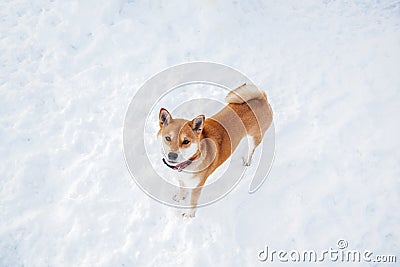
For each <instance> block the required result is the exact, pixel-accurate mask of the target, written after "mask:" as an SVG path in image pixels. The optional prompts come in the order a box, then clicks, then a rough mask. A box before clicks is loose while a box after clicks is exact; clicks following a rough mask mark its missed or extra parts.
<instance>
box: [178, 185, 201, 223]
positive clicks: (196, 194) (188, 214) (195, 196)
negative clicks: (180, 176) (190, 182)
mask: <svg viewBox="0 0 400 267" xmlns="http://www.w3.org/2000/svg"><path fill="white" fill-rule="evenodd" d="M202 188H203V184H202V185H198V186H197V187H196V188H194V189H192V195H191V197H190V206H191V208H190V209H187V210H186V211H185V212H184V213H182V216H183V217H185V218H191V217H194V216H195V214H196V207H197V201H198V200H199V197H200V193H201V189H202Z"/></svg>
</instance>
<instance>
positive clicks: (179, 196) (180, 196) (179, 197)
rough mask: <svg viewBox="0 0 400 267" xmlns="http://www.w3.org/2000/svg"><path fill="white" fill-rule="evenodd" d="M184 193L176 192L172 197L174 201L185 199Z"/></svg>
mask: <svg viewBox="0 0 400 267" xmlns="http://www.w3.org/2000/svg"><path fill="white" fill-rule="evenodd" d="M185 198H186V194H181V193H176V194H175V195H174V196H173V197H172V199H173V200H174V201H176V202H180V201H181V200H185Z"/></svg>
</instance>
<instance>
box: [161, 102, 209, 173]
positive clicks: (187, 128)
mask: <svg viewBox="0 0 400 267" xmlns="http://www.w3.org/2000/svg"><path fill="white" fill-rule="evenodd" d="M158 119H159V124H160V130H159V132H158V135H159V136H160V137H161V139H162V140H161V143H162V151H163V154H164V158H165V159H166V160H167V161H168V163H170V164H172V165H176V164H179V163H181V162H183V161H186V160H188V159H190V158H192V157H194V156H195V155H198V154H199V153H200V141H201V140H200V138H201V133H202V130H203V125H204V115H199V116H197V117H196V118H194V119H193V120H191V121H190V120H185V119H173V118H172V116H171V114H170V113H169V112H168V111H167V110H166V109H164V108H162V109H160V113H159V116H158Z"/></svg>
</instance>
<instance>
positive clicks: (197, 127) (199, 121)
mask: <svg viewBox="0 0 400 267" xmlns="http://www.w3.org/2000/svg"><path fill="white" fill-rule="evenodd" d="M204 119H205V117H204V115H199V116H197V117H196V118H194V119H193V120H192V129H193V131H194V132H197V133H201V131H202V130H203V125H204Z"/></svg>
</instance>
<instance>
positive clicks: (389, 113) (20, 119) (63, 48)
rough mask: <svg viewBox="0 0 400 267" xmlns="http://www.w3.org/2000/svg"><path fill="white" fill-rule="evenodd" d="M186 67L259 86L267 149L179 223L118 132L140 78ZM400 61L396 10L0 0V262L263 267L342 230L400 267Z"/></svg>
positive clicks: (392, 6)
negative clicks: (129, 162)
mask: <svg viewBox="0 0 400 267" xmlns="http://www.w3.org/2000/svg"><path fill="white" fill-rule="evenodd" d="M199 60H200V61H212V62H218V63H223V64H226V65H229V66H231V67H233V68H236V69H238V70H240V71H243V72H244V73H245V74H246V75H247V76H248V77H250V78H251V79H252V80H253V81H254V83H255V84H257V85H259V86H260V87H261V88H263V89H264V90H266V91H267V93H268V96H269V99H270V102H271V105H272V107H273V110H274V114H275V117H274V120H275V128H276V155H275V161H274V165H273V167H272V170H271V173H270V175H269V177H268V179H267V181H266V183H265V184H264V185H263V186H262V187H261V189H260V190H259V191H258V192H257V193H255V194H252V195H250V194H248V184H249V182H250V179H249V178H248V177H247V178H246V177H244V179H243V180H242V181H241V182H240V183H239V185H238V186H237V187H236V188H235V189H234V191H233V192H231V193H230V194H229V195H228V196H227V197H225V198H224V199H222V200H221V201H219V202H217V203H216V204H214V205H211V206H208V207H205V208H201V209H199V210H198V212H197V215H196V218H194V219H183V218H181V217H180V213H181V211H180V210H179V209H176V208H172V207H168V206H165V205H162V204H160V203H158V202H156V201H154V200H152V199H150V198H149V197H148V196H147V195H146V194H145V193H143V192H142V191H141V190H140V189H139V188H138V187H137V185H136V184H135V183H134V182H133V180H132V178H131V177H130V175H129V172H128V171H127V168H126V166H125V162H124V156H123V153H122V128H123V123H124V117H125V112H126V109H127V107H128V105H129V103H130V100H131V99H132V97H133V95H134V94H135V92H136V90H137V89H138V88H139V87H140V86H141V85H142V84H143V83H144V82H145V81H146V79H148V78H149V77H151V76H152V75H154V74H155V73H157V72H159V71H161V70H163V69H165V68H167V67H169V66H172V65H176V64H179V63H184V62H190V61H199ZM399 69H400V3H399V2H398V1H328V0H326V1H309V0H307V1H216V0H214V1H212V0H207V1H193V2H191V3H188V2H186V1H131V0H130V1H122V0H119V1H108V0H107V1H106V0H100V1H99V0H97V1H94V0H92V1H90V0H87V1H42V0H38V1H20V0H14V1H9V0H3V1H1V2H0V159H1V162H2V164H1V165H0V266H258V265H260V266H263V265H264V266H266V265H267V264H268V263H262V262H260V261H259V260H258V259H257V255H258V252H259V251H260V250H262V249H263V248H264V246H265V245H269V247H271V248H274V249H277V250H279V249H285V250H292V249H299V250H301V249H303V250H304V249H315V250H319V251H321V250H324V249H329V248H330V247H336V242H337V241H338V240H339V239H340V238H343V239H346V240H347V241H348V242H349V248H351V249H360V250H364V249H368V250H371V251H373V252H374V253H376V254H394V255H397V257H398V261H399V257H400V254H399V252H400V247H399V244H400V236H399V234H400V231H399V230H400V229H399V225H400V213H399V208H400V204H399V203H400V139H399V136H400V126H399V119H398V116H399V114H400V103H399V98H400V75H399ZM221 97H223V96H221ZM222 99H223V98H222ZM174 101H177V103H178V102H179V99H174ZM166 104H168V102H166ZM193 112H194V111H193ZM190 115H192V114H190ZM152 120H153V121H154V122H156V118H152ZM154 138H155V137H154ZM261 164H262V163H261ZM250 171H251V167H250ZM171 197H172V196H171ZM274 264H276V265H278V266H280V264H278V263H274ZM286 264H287V263H286ZM330 264H332V265H335V266H336V265H337V264H338V263H330V262H325V263H323V265H324V266H326V265H330ZM397 264H398V263H397ZM269 265H271V264H269ZM281 265H282V264H281ZM283 265H285V264H283ZM310 265H311V264H310V263H297V264H296V266H310ZM348 265H350V263H348ZM354 265H358V266H366V265H367V266H377V265H376V264H375V263H372V262H371V263H360V264H354ZM394 265H395V264H393V265H390V266H394ZM386 266H389V265H386Z"/></svg>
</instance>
